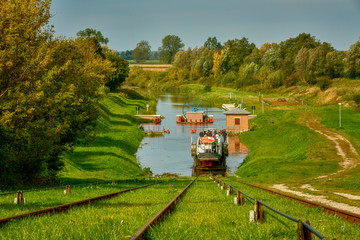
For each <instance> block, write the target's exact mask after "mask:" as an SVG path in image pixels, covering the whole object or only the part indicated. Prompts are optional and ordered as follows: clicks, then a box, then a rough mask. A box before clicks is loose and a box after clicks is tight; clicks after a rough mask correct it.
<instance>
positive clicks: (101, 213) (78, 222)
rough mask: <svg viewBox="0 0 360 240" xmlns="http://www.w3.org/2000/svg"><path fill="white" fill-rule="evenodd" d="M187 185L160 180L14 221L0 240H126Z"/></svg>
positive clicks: (186, 180) (5, 227)
mask: <svg viewBox="0 0 360 240" xmlns="http://www.w3.org/2000/svg"><path fill="white" fill-rule="evenodd" d="M189 181H190V180H189V179H186V178H183V179H181V180H176V181H175V180H172V179H169V180H164V182H163V183H162V184H157V185H154V186H151V187H148V188H143V189H139V190H136V191H133V192H127V193H124V194H121V195H119V196H118V197H115V198H112V199H109V200H104V201H98V202H95V203H93V204H91V205H88V206H83V207H79V208H72V209H71V210H69V211H68V212H65V213H60V214H47V215H43V216H40V217H31V218H28V219H23V220H15V221H12V222H10V223H8V224H6V225H5V226H3V227H2V229H1V231H0V239H27V240H28V239H61V240H62V239H128V238H130V237H131V236H132V235H133V234H134V233H135V232H136V231H137V230H138V229H139V228H140V227H141V226H142V225H143V224H145V223H146V222H147V221H148V220H149V219H150V218H151V217H152V216H153V215H154V214H155V213H157V212H158V211H159V210H160V209H162V208H163V207H164V206H165V205H166V204H167V203H168V202H169V201H170V200H171V199H172V198H174V197H175V196H176V195H177V194H178V193H179V192H180V191H181V190H182V189H183V188H184V187H185V186H186V185H187V184H188V183H189Z"/></svg>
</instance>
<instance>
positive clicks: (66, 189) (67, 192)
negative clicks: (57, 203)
mask: <svg viewBox="0 0 360 240" xmlns="http://www.w3.org/2000/svg"><path fill="white" fill-rule="evenodd" d="M64 193H65V194H70V193H71V189H70V185H66V187H65V191H64Z"/></svg>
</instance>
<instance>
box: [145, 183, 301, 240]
mask: <svg viewBox="0 0 360 240" xmlns="http://www.w3.org/2000/svg"><path fill="white" fill-rule="evenodd" d="M253 207H254V206H253V205H251V204H246V205H245V206H242V207H238V206H235V205H234V204H233V198H231V197H227V196H226V193H225V192H224V191H221V190H220V189H219V188H218V187H217V185H216V184H215V183H214V182H213V181H210V180H209V179H208V178H206V179H204V178H201V179H199V180H197V181H196V182H195V183H194V186H192V187H191V188H190V189H189V190H188V191H187V193H186V195H185V196H184V197H183V199H182V201H181V202H180V203H179V204H178V206H176V208H175V211H174V212H173V213H172V214H171V215H170V216H169V217H168V218H167V219H166V220H165V221H164V222H162V223H160V224H159V225H158V226H156V227H154V228H153V230H152V231H151V232H150V233H149V238H150V239H283V238H286V239H295V236H296V235H295V231H292V229H291V228H289V227H287V226H285V225H282V224H279V223H277V222H276V221H273V220H272V219H268V221H267V222H266V223H264V224H256V223H249V220H248V219H249V211H250V210H251V209H253Z"/></svg>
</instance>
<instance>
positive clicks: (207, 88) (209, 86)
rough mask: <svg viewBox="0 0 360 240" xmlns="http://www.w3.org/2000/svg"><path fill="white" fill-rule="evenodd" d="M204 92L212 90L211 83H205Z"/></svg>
mask: <svg viewBox="0 0 360 240" xmlns="http://www.w3.org/2000/svg"><path fill="white" fill-rule="evenodd" d="M204 92H211V85H208V84H207V85H205V86H204Z"/></svg>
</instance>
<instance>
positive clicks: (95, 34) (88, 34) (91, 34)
mask: <svg viewBox="0 0 360 240" xmlns="http://www.w3.org/2000/svg"><path fill="white" fill-rule="evenodd" d="M76 36H78V37H82V38H94V39H96V40H97V41H98V42H99V43H102V44H105V45H107V44H108V42H109V39H108V38H106V37H104V36H103V35H102V33H101V32H100V31H96V30H95V29H92V28H86V29H85V30H81V31H78V32H77V33H76Z"/></svg>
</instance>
